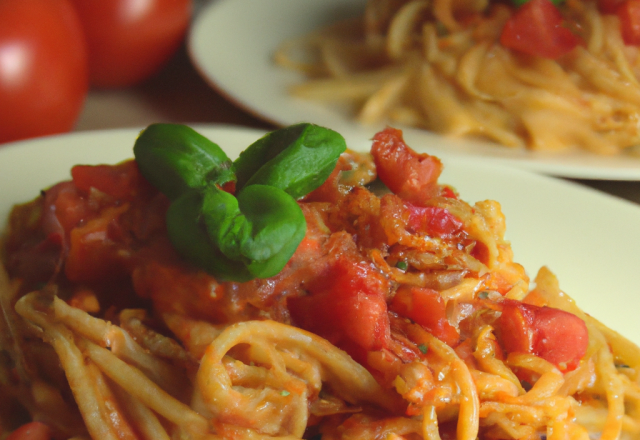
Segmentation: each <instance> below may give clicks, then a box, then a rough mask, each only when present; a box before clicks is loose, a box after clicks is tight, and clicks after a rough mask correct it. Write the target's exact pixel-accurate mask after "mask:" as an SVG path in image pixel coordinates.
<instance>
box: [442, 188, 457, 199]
mask: <svg viewBox="0 0 640 440" xmlns="http://www.w3.org/2000/svg"><path fill="white" fill-rule="evenodd" d="M440 195H441V196H442V197H447V198H449V199H457V198H458V195H457V194H456V193H455V191H454V190H453V189H451V188H450V187H448V186H443V187H442V188H441V189H440Z"/></svg>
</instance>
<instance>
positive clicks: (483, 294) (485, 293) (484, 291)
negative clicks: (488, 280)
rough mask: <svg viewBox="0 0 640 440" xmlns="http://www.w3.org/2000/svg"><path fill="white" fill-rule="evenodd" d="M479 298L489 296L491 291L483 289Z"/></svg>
mask: <svg viewBox="0 0 640 440" xmlns="http://www.w3.org/2000/svg"><path fill="white" fill-rule="evenodd" d="M478 298H480V299H487V298H489V292H487V291H486V290H483V291H482V292H480V293H478Z"/></svg>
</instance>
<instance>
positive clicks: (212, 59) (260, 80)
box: [188, 0, 640, 180]
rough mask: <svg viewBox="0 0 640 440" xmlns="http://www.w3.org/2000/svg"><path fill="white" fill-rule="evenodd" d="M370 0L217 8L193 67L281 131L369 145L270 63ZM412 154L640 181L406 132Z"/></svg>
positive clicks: (247, 1) (592, 165)
mask: <svg viewBox="0 0 640 440" xmlns="http://www.w3.org/2000/svg"><path fill="white" fill-rule="evenodd" d="M365 1H366V0H214V1H213V2H211V3H210V4H209V5H208V6H207V7H205V8H203V10H201V11H200V13H199V15H198V16H197V17H196V20H195V21H194V23H193V26H192V27H191V31H190V36H189V41H188V48H189V53H190V56H191V59H192V61H193V63H194V65H195V67H196V69H197V70H198V71H199V72H200V74H201V75H202V76H203V77H204V78H205V80H207V81H208V82H209V83H210V84H211V86H213V87H215V88H217V89H219V90H220V91H221V92H222V93H223V94H226V95H227V97H229V98H230V99H231V100H233V101H235V102H236V103H237V104H238V105H240V106H241V107H244V108H245V109H246V110H248V111H250V112H252V113H254V114H256V115H257V116H259V117H262V118H265V119H267V120H270V121H272V122H274V123H276V124H280V125H290V124H293V123H296V122H301V121H308V122H314V123H316V124H320V125H324V126H326V127H330V128H333V129H334V130H336V131H338V132H340V133H342V134H343V135H344V136H345V137H346V138H347V139H348V140H351V141H352V143H355V142H358V141H360V142H363V144H364V143H365V142H366V140H367V139H369V138H370V137H371V134H372V133H373V132H375V130H376V129H377V128H380V127H364V126H362V125H358V124H357V123H356V122H354V120H353V118H352V117H350V116H349V115H348V114H346V113H341V112H339V111H337V110H336V109H332V108H329V107H325V106H323V105H321V104H318V103H314V102H309V101H305V100H301V99H296V98H293V97H291V96H290V95H289V94H288V92H287V89H288V87H289V86H290V85H292V84H295V83H297V82H300V81H301V80H302V78H301V77H300V75H298V74H296V73H294V72H290V71H286V70H284V69H282V68H279V67H277V66H276V65H275V64H274V63H273V62H272V58H271V57H272V54H273V52H274V50H275V48H276V47H277V46H278V45H279V44H280V43H281V42H282V41H283V40H285V39H287V38H292V37H296V36H301V35H304V34H306V33H308V32H309V31H311V30H313V29H316V28H318V27H320V26H321V25H323V24H327V23H330V22H333V21H335V20H336V19H338V18H340V17H347V16H357V15H360V14H361V13H362V11H363V8H364V3H365ZM405 139H406V140H407V141H408V142H409V144H410V145H412V146H413V147H414V148H415V149H418V150H422V151H427V152H430V153H432V154H436V155H438V156H440V157H445V156H449V155H465V156H473V157H475V158H477V159H479V160H483V161H484V160H487V159H490V160H494V161H498V162H501V163H503V164H506V165H509V166H516V167H520V168H525V169H529V170H532V171H537V172H542V173H545V174H551V175H557V176H565V177H574V178H586V179H611V180H640V158H637V157H622V156H619V157H602V156H596V155H593V154H590V153H588V152H586V151H584V152H583V151H578V152H572V153H562V154H544V153H535V152H531V151H522V150H517V151H514V150H511V149H508V148H505V147H501V146H497V145H495V144H489V143H480V142H470V141H465V140H455V139H450V138H445V137H442V136H439V135H436V134H433V133H429V132H427V131H424V130H416V129H405Z"/></svg>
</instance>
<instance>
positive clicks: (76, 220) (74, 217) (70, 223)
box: [54, 185, 92, 234]
mask: <svg viewBox="0 0 640 440" xmlns="http://www.w3.org/2000/svg"><path fill="white" fill-rule="evenodd" d="M54 208H55V216H56V218H57V219H58V221H59V222H60V226H62V229H63V230H64V231H65V233H66V234H68V233H69V231H71V229H73V228H75V227H76V226H78V225H79V224H80V222H82V221H83V220H86V219H87V218H89V217H90V216H91V215H92V211H91V208H90V207H89V205H88V203H87V200H86V198H85V197H83V196H82V195H81V194H80V193H79V192H78V190H77V189H76V188H75V187H73V186H72V185H69V187H67V188H65V189H64V190H61V191H60V192H59V193H58V196H57V197H56V199H55V202H54Z"/></svg>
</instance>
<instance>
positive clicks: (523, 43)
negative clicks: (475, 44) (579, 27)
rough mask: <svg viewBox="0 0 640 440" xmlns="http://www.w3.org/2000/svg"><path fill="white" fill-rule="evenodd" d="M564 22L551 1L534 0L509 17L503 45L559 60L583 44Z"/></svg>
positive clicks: (501, 40) (504, 31)
mask: <svg viewBox="0 0 640 440" xmlns="http://www.w3.org/2000/svg"><path fill="white" fill-rule="evenodd" d="M563 23H564V18H563V17H562V14H561V13H560V11H559V10H558V8H557V7H556V6H555V5H554V4H553V3H551V2H550V1H549V0H530V1H528V2H527V3H525V4H524V5H522V6H521V7H520V9H518V10H517V11H516V12H515V13H514V14H513V15H512V16H511V17H510V18H509V20H508V21H507V23H506V24H505V26H504V28H503V30H502V34H501V35H500V44H502V45H503V46H504V47H507V48H509V49H514V50H517V51H519V52H523V53H526V54H529V55H535V56H539V57H543V58H550V59H556V58H559V57H561V56H562V55H565V54H567V53H569V52H571V51H572V50H573V48H575V47H576V46H577V45H578V44H580V43H581V42H582V40H581V39H580V38H579V37H577V36H576V35H574V34H573V33H572V32H571V31H570V30H569V29H567V28H566V27H563Z"/></svg>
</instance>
